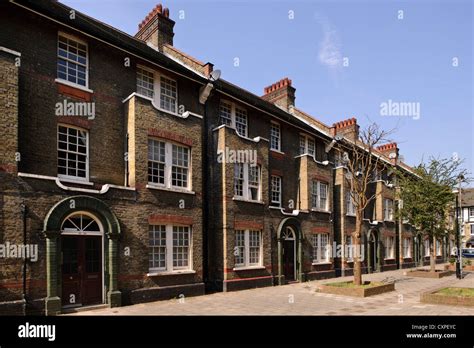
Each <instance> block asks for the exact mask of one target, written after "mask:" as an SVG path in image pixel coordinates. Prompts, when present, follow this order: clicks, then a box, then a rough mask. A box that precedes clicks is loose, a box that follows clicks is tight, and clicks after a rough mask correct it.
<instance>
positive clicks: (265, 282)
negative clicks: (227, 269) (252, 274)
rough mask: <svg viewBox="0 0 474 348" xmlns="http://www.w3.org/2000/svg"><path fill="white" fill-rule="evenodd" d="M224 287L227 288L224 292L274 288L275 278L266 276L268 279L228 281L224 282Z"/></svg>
mask: <svg viewBox="0 0 474 348" xmlns="http://www.w3.org/2000/svg"><path fill="white" fill-rule="evenodd" d="M223 286H224V287H225V289H223V291H238V290H246V289H255V288H263V287H266V286H273V277H272V276H266V277H261V278H250V279H245V278H241V279H238V280H231V281H226V282H224V284H223Z"/></svg>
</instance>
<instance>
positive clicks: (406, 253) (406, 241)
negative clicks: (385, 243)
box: [403, 237, 411, 259]
mask: <svg viewBox="0 0 474 348" xmlns="http://www.w3.org/2000/svg"><path fill="white" fill-rule="evenodd" d="M403 258H405V259H408V258H411V238H410V237H405V238H403Z"/></svg>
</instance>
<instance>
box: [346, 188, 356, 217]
mask: <svg viewBox="0 0 474 348" xmlns="http://www.w3.org/2000/svg"><path fill="white" fill-rule="evenodd" d="M346 214H347V215H355V214H356V211H355V203H354V197H352V194H351V193H350V192H349V191H347V192H346Z"/></svg>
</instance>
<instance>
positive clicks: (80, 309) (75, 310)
mask: <svg viewBox="0 0 474 348" xmlns="http://www.w3.org/2000/svg"><path fill="white" fill-rule="evenodd" d="M108 307H109V306H108V305H107V304H105V303H103V304H102V303H101V304H97V305H90V306H81V307H73V308H63V309H62V310H61V313H62V314H69V313H78V312H84V311H93V310H95V309H104V308H108Z"/></svg>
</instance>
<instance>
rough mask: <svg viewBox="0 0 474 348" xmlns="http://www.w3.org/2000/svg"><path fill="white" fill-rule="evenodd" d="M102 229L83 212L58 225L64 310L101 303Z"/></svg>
mask: <svg viewBox="0 0 474 348" xmlns="http://www.w3.org/2000/svg"><path fill="white" fill-rule="evenodd" d="M103 233H104V228H103V227H102V224H101V223H100V221H99V220H98V219H97V217H96V216H94V215H93V214H90V213H88V212H85V211H81V212H74V213H72V214H70V215H69V216H67V217H66V218H65V219H64V221H63V223H62V225H61V255H62V262H61V281H62V288H61V290H62V291H61V299H62V305H63V307H77V306H84V305H92V304H99V303H104V301H105V298H104V291H103V289H104V253H103V250H104V239H103Z"/></svg>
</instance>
